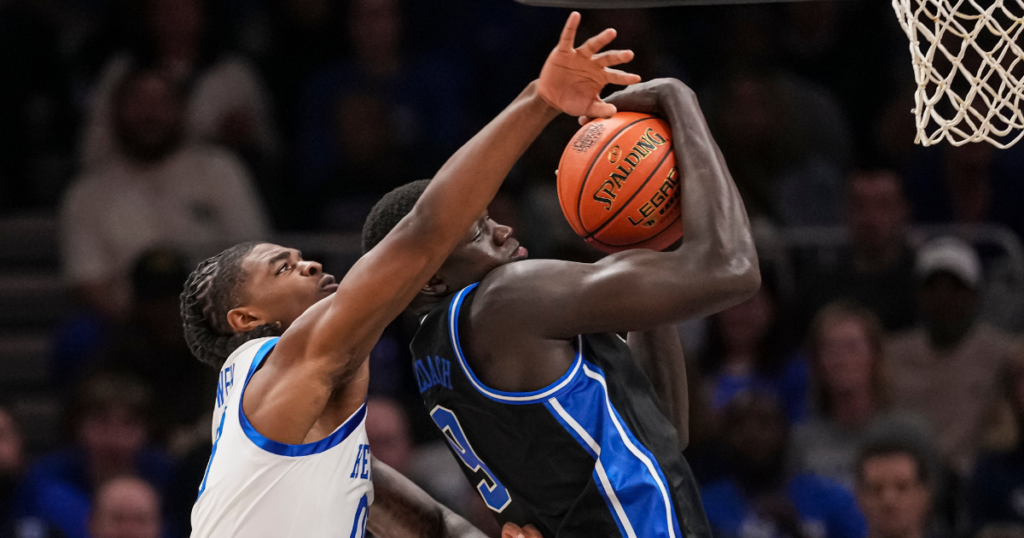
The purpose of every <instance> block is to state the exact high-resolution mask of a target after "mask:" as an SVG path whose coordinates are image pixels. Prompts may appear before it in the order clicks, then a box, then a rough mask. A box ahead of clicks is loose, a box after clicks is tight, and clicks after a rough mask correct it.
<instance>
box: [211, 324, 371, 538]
mask: <svg viewBox="0 0 1024 538" xmlns="http://www.w3.org/2000/svg"><path fill="white" fill-rule="evenodd" d="M277 340H278V339H277V338H260V339H257V340H253V341H251V342H247V343H245V344H244V345H242V346H241V347H239V348H238V349H237V350H236V351H235V352H234V353H232V354H231V356H230V357H228V359H227V361H226V362H225V363H224V366H223V368H221V371H220V379H219V380H218V382H217V401H216V404H217V407H216V409H215V410H214V413H213V450H212V452H211V455H210V462H209V463H208V464H207V466H206V475H205V476H204V477H203V482H202V484H201V485H200V486H199V498H198V499H197V500H196V504H195V506H193V507H192V538H234V537H239V538H241V537H244V538H264V537H265V538H300V537H301V538H335V537H339V538H353V537H355V538H361V537H362V536H363V535H364V534H365V532H366V516H367V511H368V509H369V506H370V504H371V503H372V502H373V485H372V483H371V482H370V447H369V443H368V442H367V438H366V428H365V418H366V405H363V406H362V407H360V408H359V410H358V411H356V412H355V413H354V414H353V415H352V416H351V417H349V418H348V420H346V421H345V423H344V424H342V425H341V426H339V427H338V429H337V430H335V431H334V433H332V434H331V435H329V436H327V437H326V438H325V439H323V440H320V441H317V442H315V443H307V444H303V445H287V444H284V443H279V442H277V441H272V440H270V439H267V438H266V437H264V436H262V435H260V433H259V432H257V431H256V429H255V428H253V426H252V425H251V424H249V420H248V419H247V418H246V417H245V413H244V412H243V411H242V405H241V403H242V394H244V392H245V387H246V385H248V382H249V379H250V378H251V377H252V374H253V372H255V371H256V369H257V368H259V366H260V364H261V363H262V362H263V360H264V359H265V358H266V357H267V355H268V354H269V353H270V350H271V349H273V348H274V345H275V344H276V343H277Z"/></svg>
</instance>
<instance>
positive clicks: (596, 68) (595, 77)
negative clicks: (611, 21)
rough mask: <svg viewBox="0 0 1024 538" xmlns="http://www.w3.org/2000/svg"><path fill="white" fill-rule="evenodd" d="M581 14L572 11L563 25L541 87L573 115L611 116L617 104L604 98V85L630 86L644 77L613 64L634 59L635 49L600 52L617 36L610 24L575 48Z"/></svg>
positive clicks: (552, 103)
mask: <svg viewBox="0 0 1024 538" xmlns="http://www.w3.org/2000/svg"><path fill="white" fill-rule="evenodd" d="M579 24H580V14H579V13H577V12H575V11H574V12H572V14H570V15H569V20H567V21H566V22H565V28H563V29H562V37H561V38H560V39H559V40H558V46H556V47H555V48H554V50H552V51H551V54H549V55H548V59H547V61H546V62H544V67H543V68H542V69H541V70H540V80H539V81H538V90H539V92H540V96H541V98H543V99H544V101H545V102H547V103H548V105H550V106H552V107H554V108H556V109H558V110H561V111H562V112H565V113H566V114H571V115H573V116H590V117H593V118H609V117H611V116H612V115H613V114H615V112H616V110H615V105H612V104H609V103H606V102H604V101H602V100H601V89H602V88H604V87H605V85H607V84H619V85H622V86H629V85H630V84H636V83H637V82H640V77H639V76H637V75H634V74H632V73H626V72H625V71H620V70H618V69H612V68H611V66H613V65H619V64H623V63H626V62H628V61H630V60H632V59H633V51H631V50H609V51H605V52H600V51H601V49H603V48H604V47H605V46H607V45H608V44H609V43H611V42H612V40H613V39H615V30H613V29H611V28H609V29H607V30H605V31H603V32H601V33H599V34H597V35H596V36H594V37H592V38H590V39H588V40H587V41H586V42H585V43H583V44H582V45H580V46H579V47H578V48H573V43H574V42H575V40H576V28H577V27H579Z"/></svg>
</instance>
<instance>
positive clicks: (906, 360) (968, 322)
mask: <svg viewBox="0 0 1024 538" xmlns="http://www.w3.org/2000/svg"><path fill="white" fill-rule="evenodd" d="M916 272H917V276H918V279H919V282H920V284H919V286H918V290H919V297H920V309H921V314H922V317H923V319H922V321H923V324H922V326H920V327H918V328H916V329H914V330H912V331H910V332H908V333H906V334H903V335H899V336H896V337H894V338H893V339H892V340H891V341H890V342H889V344H888V346H887V349H886V356H887V357H888V359H889V361H890V367H891V373H892V382H893V385H892V387H893V393H892V394H893V402H894V404H895V405H896V406H897V407H898V408H901V409H905V410H908V411H911V412H913V413H916V414H918V415H920V416H922V417H924V418H925V419H927V420H928V422H929V423H930V426H931V427H932V429H933V430H934V431H935V433H936V441H937V444H938V447H939V451H940V454H941V456H942V457H943V459H944V460H945V461H946V464H947V465H949V467H950V468H952V469H953V470H954V471H955V472H956V473H957V474H958V475H959V476H961V477H964V476H966V475H967V473H968V472H969V470H970V469H971V465H972V464H973V462H974V458H975V455H976V454H977V452H978V450H979V448H980V446H981V435H982V425H983V422H984V418H985V411H986V409H987V407H988V405H989V404H990V399H991V397H992V395H993V394H995V393H996V388H997V385H996V372H998V371H999V370H1000V368H1001V367H1002V365H1003V364H1005V362H1006V361H1007V360H1008V359H1009V358H1010V357H1012V356H1013V355H1014V354H1015V353H1016V352H1017V351H1016V350H1017V349H1018V347H1019V346H1018V342H1017V340H1016V339H1015V338H1013V337H1011V336H1010V335H1009V334H1007V333H1004V332H1002V331H1000V330H999V329H996V328H995V327H992V326H991V325H988V324H986V323H984V322H981V321H978V320H977V313H978V302H979V293H980V289H981V284H982V272H981V262H980V261H979V259H978V255H977V253H975V251H974V249H973V248H971V246H970V245H968V244H966V243H964V242H963V241H960V240H959V239H955V238H951V237H946V238H939V239H935V240H933V241H931V242H929V243H928V244H926V245H925V246H924V247H922V248H921V250H920V251H919V252H918V257H917V269H916Z"/></svg>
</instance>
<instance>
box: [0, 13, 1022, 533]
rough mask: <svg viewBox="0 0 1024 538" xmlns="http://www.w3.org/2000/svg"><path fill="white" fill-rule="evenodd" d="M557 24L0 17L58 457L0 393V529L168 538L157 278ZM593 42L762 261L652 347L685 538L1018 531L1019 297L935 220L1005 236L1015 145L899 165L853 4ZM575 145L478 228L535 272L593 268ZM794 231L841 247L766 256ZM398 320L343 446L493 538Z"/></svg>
mask: <svg viewBox="0 0 1024 538" xmlns="http://www.w3.org/2000/svg"><path fill="white" fill-rule="evenodd" d="M565 15H566V13H565V12H564V11H559V10H552V9H541V8H529V7H524V6H521V5H518V4H515V3H513V2H512V1H511V0H500V1H498V0H495V1H487V2H479V1H473V0H345V1H332V0H141V1H139V0H0V51H2V52H0V73H3V75H2V76H0V79H2V80H3V82H0V120H2V121H0V124H2V125H3V128H2V129H0V216H10V215H18V214H24V213H26V212H44V213H51V214H54V215H57V216H58V217H57V218H58V219H59V222H60V245H61V247H60V248H61V263H62V273H63V281H64V285H66V286H67V289H68V290H69V292H70V293H71V294H72V296H73V297H74V300H75V304H76V305H77V308H76V309H75V311H74V312H73V313H72V314H70V315H69V316H68V317H67V319H65V320H63V321H62V322H61V323H60V324H59V326H57V327H54V328H53V346H52V357H51V358H50V360H51V362H52V364H53V365H54V367H53V368H52V369H51V371H52V372H53V375H52V379H50V380H49V383H50V388H51V389H53V390H54V391H55V392H56V393H57V394H59V395H60V399H61V402H62V403H63V405H64V406H65V408H66V411H65V412H64V420H63V432H64V437H63V439H62V442H61V443H60V444H59V446H45V447H33V448H37V449H36V450H32V451H31V453H29V450H28V449H27V447H26V444H25V442H24V432H25V431H26V429H29V428H32V427H33V426H32V424H25V423H20V422H19V417H18V416H17V414H16V413H14V412H13V409H14V408H15V405H14V404H15V403H16V402H11V401H0V526H2V527H0V536H12V537H16V538H37V537H38V538H43V537H64V538H156V537H161V538H178V537H184V536H187V535H188V532H189V514H190V510H191V505H192V503H193V502H194V500H195V496H196V489H197V486H198V484H199V482H200V481H201V478H202V476H203V473H204V471H205V468H206V464H207V460H208V458H209V451H210V430H211V424H210V410H211V407H212V405H211V404H212V403H213V401H214V399H215V397H216V372H214V371H210V370H207V369H206V368H205V367H203V366H202V365H201V364H200V363H199V362H198V361H196V360H194V359H193V358H192V357H191V355H190V353H189V351H188V349H187V347H186V346H185V342H184V340H183V337H182V331H181V322H180V318H179V314H178V294H179V293H180V290H181V287H182V284H183V283H184V281H185V279H186V277H187V275H188V273H189V272H190V268H191V267H193V266H194V264H195V263H196V262H197V261H199V260H200V259H202V258H203V257H205V256H207V255H209V254H212V253H215V252H216V251H217V250H219V249H220V248H221V247H224V246H227V245H230V244H232V243H235V242H239V241H243V240H250V239H266V238H270V237H274V235H275V234H279V233H284V232H289V233H299V232H301V233H321V232H339V233H351V232H358V231H359V229H360V228H361V225H362V222H363V220H364V218H365V216H366V214H367V213H368V211H369V208H370V207H371V206H372V204H373V203H374V202H375V201H376V200H377V198H379V197H380V196H381V195H382V194H383V193H385V192H387V191H389V190H391V189H392V188H394V187H395V186H398V185H400V184H403V183H406V182H408V181H411V180H414V179H420V178H424V177H430V176H431V175H432V174H433V173H434V171H436V170H437V168H438V167H439V166H440V165H441V164H442V163H443V162H444V161H445V159H446V158H447V157H448V156H449V155H451V154H452V153H453V152H454V151H455V150H456V149H457V148H458V147H459V146H460V145H461V144H462V143H463V142H464V141H466V140H467V139H468V138H469V137H470V136H472V134H473V133H474V132H475V131H476V130H478V129H479V128H480V127H482V126H483V125H484V124H485V123H486V122H487V121H488V120H489V119H490V118H491V117H493V116H494V115H495V114H497V113H498V112H499V111H500V110H501V109H502V108H503V107H504V106H505V104H507V103H508V102H509V101H511V99H513V98H514V97H515V95H517V94H518V92H519V91H520V90H521V89H522V88H523V87H524V86H525V85H526V84H527V83H528V82H529V81H530V80H531V79H532V78H534V77H535V76H536V74H537V73H538V70H539V68H540V65H541V64H542V62H543V59H544V58H545V56H546V55H547V52H548V51H549V50H550V48H551V47H552V45H553V44H554V41H555V39H556V36H557V34H558V30H559V28H560V27H561V24H562V22H563V21H564V17H565ZM609 26H610V27H615V28H616V29H618V31H619V37H618V39H617V41H616V42H615V45H614V46H616V47H623V48H626V47H628V48H632V49H633V50H634V51H635V52H636V60H635V61H634V62H633V63H632V64H631V65H629V66H628V68H629V70H631V71H634V72H637V73H639V74H640V75H642V76H643V77H644V78H645V79H650V78H655V77H676V78H679V79H681V80H683V81H684V82H686V83H687V84H689V85H690V86H691V87H693V88H695V89H696V91H697V93H698V95H699V98H700V100H701V104H702V107H703V110H704V112H705V115H706V117H707V120H708V122H709V124H710V125H711V127H712V130H713V132H714V134H715V137H716V140H717V141H718V143H719V145H720V147H721V150H722V152H723V154H724V155H725V157H726V160H727V161H728V163H729V166H730V169H731V171H732V174H733V176H734V178H735V181H736V184H737V186H738V187H739V189H740V192H741V194H742V195H743V198H744V201H745V203H746V207H747V209H748V212H749V214H750V216H751V219H752V222H753V226H754V229H755V233H756V236H757V239H758V244H759V250H760V251H761V259H762V260H761V261H762V274H763V281H764V285H763V287H762V289H761V290H760V291H759V292H758V293H757V294H756V295H755V296H754V297H752V298H751V299H750V300H748V301H746V302H744V303H742V304H740V305H738V306H735V307H733V308H730V309H728V310H726V311H724V312H721V313H719V314H716V315H714V316H712V317H710V318H708V319H705V320H697V321H691V322H686V323H683V324H681V325H680V326H679V330H680V336H681V338H682V339H683V342H684V347H685V348H686V355H687V359H688V369H689V371H690V373H689V376H688V377H689V379H690V385H689V397H690V401H691V405H690V409H691V417H690V423H691V434H690V445H689V446H688V447H686V450H685V454H686V455H687V459H688V461H689V463H690V465H691V467H692V469H693V471H694V474H695V475H696V476H697V478H698V481H699V482H700V485H701V487H702V496H703V502H704V506H705V508H706V510H707V513H708V517H709V519H710V521H711V523H712V526H713V528H714V529H715V535H716V537H718V538H866V537H870V538H966V537H971V538H1024V346H1022V345H1021V344H1022V342H1024V341H1022V340H1021V339H1020V336H1019V335H1018V331H1021V330H1024V317H1022V316H1021V314H1022V312H1021V309H1022V308H1024V306H1022V305H1024V289H1021V288H1015V287H1014V286H1012V285H1008V284H1007V279H1006V278H1004V277H1001V276H1000V275H1002V274H1003V273H1000V271H1001V270H1002V269H1005V263H1004V262H1005V260H1003V259H1002V258H1001V257H1000V253H999V252H994V251H993V249H992V248H991V246H988V247H986V246H984V245H978V244H976V243H975V242H973V241H972V236H970V235H969V234H966V235H965V234H958V233H957V232H958V230H959V231H964V230H976V229H977V225H986V226H990V227H994V228H992V229H997V230H1005V231H1006V232H1005V234H1004V236H1003V237H1009V242H1010V246H1011V247H1012V248H1018V249H1019V246H1020V245H1019V238H1020V236H1021V235H1020V234H1021V233H1024V211H1021V210H1020V208H1021V207H1024V181H1022V178H1021V173H1022V171H1024V167H1022V164H1024V160H1022V151H1021V150H1019V149H1017V150H1014V149H1011V150H1005V151H999V150H996V149H994V148H993V147H991V146H989V145H987V144H971V145H966V146H963V147H960V148H954V147H951V146H948V145H940V146H937V147H933V148H928V149H924V148H921V147H918V146H915V145H914V144H913V140H914V134H915V131H914V124H913V117H912V115H911V114H910V110H911V108H912V106H913V90H914V88H915V86H914V80H913V75H912V70H911V65H910V56H909V54H908V53H907V50H906V47H907V40H906V37H905V36H904V35H902V34H901V33H900V30H899V28H898V25H897V23H896V20H895V17H894V16H893V13H892V8H891V6H889V5H888V3H886V2H877V1H867V0H861V1H849V2H820V1H819V2H798V3H792V4H777V5H757V6H717V7H690V8H671V9H661V10H630V11H613V10H608V11H596V12H588V13H584V17H583V28H582V29H581V30H580V33H581V34H582V35H591V34H593V33H596V32H597V31H599V30H600V29H603V28H604V27H609ZM576 128H577V125H576V123H575V121H574V118H566V117H563V118H560V119H559V120H557V121H556V122H554V123H553V124H552V125H551V126H550V128H549V129H548V130H547V131H546V132H545V133H544V134H543V135H542V136H541V137H540V138H539V139H538V141H537V142H536V143H535V144H534V145H533V147H531V148H530V150H529V151H528V153H527V154H526V155H525V156H524V157H523V159H522V160H521V162H520V163H519V164H518V165H517V166H516V168H515V169H514V170H513V172H512V174H511V175H510V177H509V179H508V181H507V182H506V185H505V187H504V188H503V190H502V192H501V194H499V196H498V198H497V199H496V200H495V202H494V205H493V206H492V208H491V214H492V216H493V217H494V218H495V219H496V220H498V221H499V222H503V223H507V224H510V225H512V226H513V227H514V228H515V229H516V230H517V232H516V233H517V235H518V236H520V237H521V239H522V241H523V243H524V244H525V245H528V246H529V247H530V250H531V253H532V255H534V256H540V257H555V258H562V259H573V260H579V261H593V260H595V259H597V258H598V253H597V252H595V251H593V250H591V249H589V247H586V246H585V244H584V243H583V242H582V241H581V240H579V239H578V238H577V237H575V235H574V234H573V233H572V231H571V229H570V228H569V227H568V225H567V224H566V223H565V222H564V219H563V218H562V216H561V214H560V211H559V208H558V202H557V197H556V193H555V192H556V191H555V186H554V179H555V176H554V171H555V168H556V166H557V163H558V159H559V156H560V154H561V151H562V148H564V145H565V143H566V141H567V140H568V139H569V138H570V137H571V135H572V133H573V132H575V129H576ZM922 225H953V226H950V227H948V228H945V230H946V231H947V232H948V233H943V234H939V235H941V236H938V237H936V236H934V235H935V234H933V236H923V235H921V234H919V233H915V230H917V229H919V228H920V227H921V226H922ZM794 227H826V228H821V229H831V228H827V227H832V228H841V229H842V230H843V237H844V238H845V239H844V240H843V241H842V242H841V243H839V244H838V246H837V247H836V248H833V249H830V250H829V251H828V252H827V253H822V252H792V251H790V250H787V249H785V248H779V245H780V244H781V243H783V241H782V239H780V238H782V237H784V236H785V232H786V230H791V229H793V228H794ZM932 229H934V228H932ZM1000 233H1002V232H1000ZM1012 248H1011V249H1012ZM327 269H328V270H332V268H330V267H328V268H327ZM333 271H334V272H339V273H341V272H343V271H344V268H340V267H339V268H333ZM1010 284H1013V282H1010ZM414 330H415V321H410V320H405V319H400V320H398V321H396V322H395V323H393V324H392V326H391V327H389V329H388V330H387V331H386V332H385V334H384V336H383V337H382V339H381V341H380V343H379V344H378V346H377V347H376V349H375V350H374V352H373V355H372V358H371V368H372V375H371V399H370V402H369V404H368V413H367V417H368V418H367V430H368V435H369V437H370V441H371V444H372V446H373V451H374V454H375V455H376V457H378V458H379V459H380V460H381V461H384V462H385V463H388V464H389V465H391V466H392V467H394V468H396V469H398V470H399V471H401V472H403V473H405V474H406V475H407V476H410V477H411V478H413V479H414V480H415V481H416V482H417V483H419V484H420V485H421V486H422V487H424V489H426V490H427V491H428V492H430V493H431V494H432V495H434V496H435V497H436V498H438V499H439V500H440V501H442V502H444V503H445V504H448V505H449V506H451V507H453V508H454V509H456V510H457V511H459V512H460V513H462V514H464V515H466V516H467V517H468V518H469V519H470V520H471V521H473V522H474V523H475V524H477V525H478V526H480V527H481V528H483V529H485V530H487V531H488V532H490V533H495V532H497V528H496V526H495V524H494V522H493V519H492V518H490V516H489V514H488V511H487V509H486V508H485V507H484V505H483V504H482V503H481V502H480V499H479V496H478V495H477V494H476V492H475V491H474V490H473V489H472V488H471V487H469V486H468V484H467V483H466V481H465V480H464V478H463V476H462V474H461V472H460V471H459V468H458V465H457V464H456V462H455V461H454V460H453V459H452V457H451V456H450V454H449V453H448V451H447V448H446V447H445V445H444V443H443V441H442V440H441V438H440V437H439V436H438V435H437V434H436V433H435V432H434V429H433V425H432V423H431V422H430V420H429V418H428V417H427V415H426V413H425V412H424V410H423V409H422V404H421V403H420V400H419V394H418V391H417V388H416V385H415V382H414V380H413V376H412V375H411V371H410V368H409V367H410V361H409V354H408V349H407V345H408V340H409V338H410V337H411V335H412V333H413V332H414Z"/></svg>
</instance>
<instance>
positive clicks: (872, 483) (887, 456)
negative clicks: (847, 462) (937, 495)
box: [857, 441, 942, 538]
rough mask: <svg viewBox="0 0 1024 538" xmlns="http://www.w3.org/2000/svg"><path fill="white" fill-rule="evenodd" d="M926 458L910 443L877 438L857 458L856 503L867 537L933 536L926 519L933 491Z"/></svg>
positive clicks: (928, 537) (919, 537) (927, 518)
mask: <svg viewBox="0 0 1024 538" xmlns="http://www.w3.org/2000/svg"><path fill="white" fill-rule="evenodd" d="M931 476H932V475H931V474H930V472H929V465H928V461H927V458H926V457H925V455H924V454H922V453H921V452H920V450H919V449H918V448H917V447H915V446H914V445H909V444H904V443H900V442H898V441H878V442H875V443H873V444H870V445H868V446H866V447H864V449H863V450H861V452H860V455H859V456H858V457H857V502H858V504H859V505H860V509H861V511H862V512H863V513H864V518H865V519H866V520H867V524H868V538H937V537H938V536H942V534H937V533H935V532H932V531H930V529H929V525H928V521H929V515H930V513H931V509H932V497H933V493H934V489H933V481H932V478H931Z"/></svg>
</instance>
